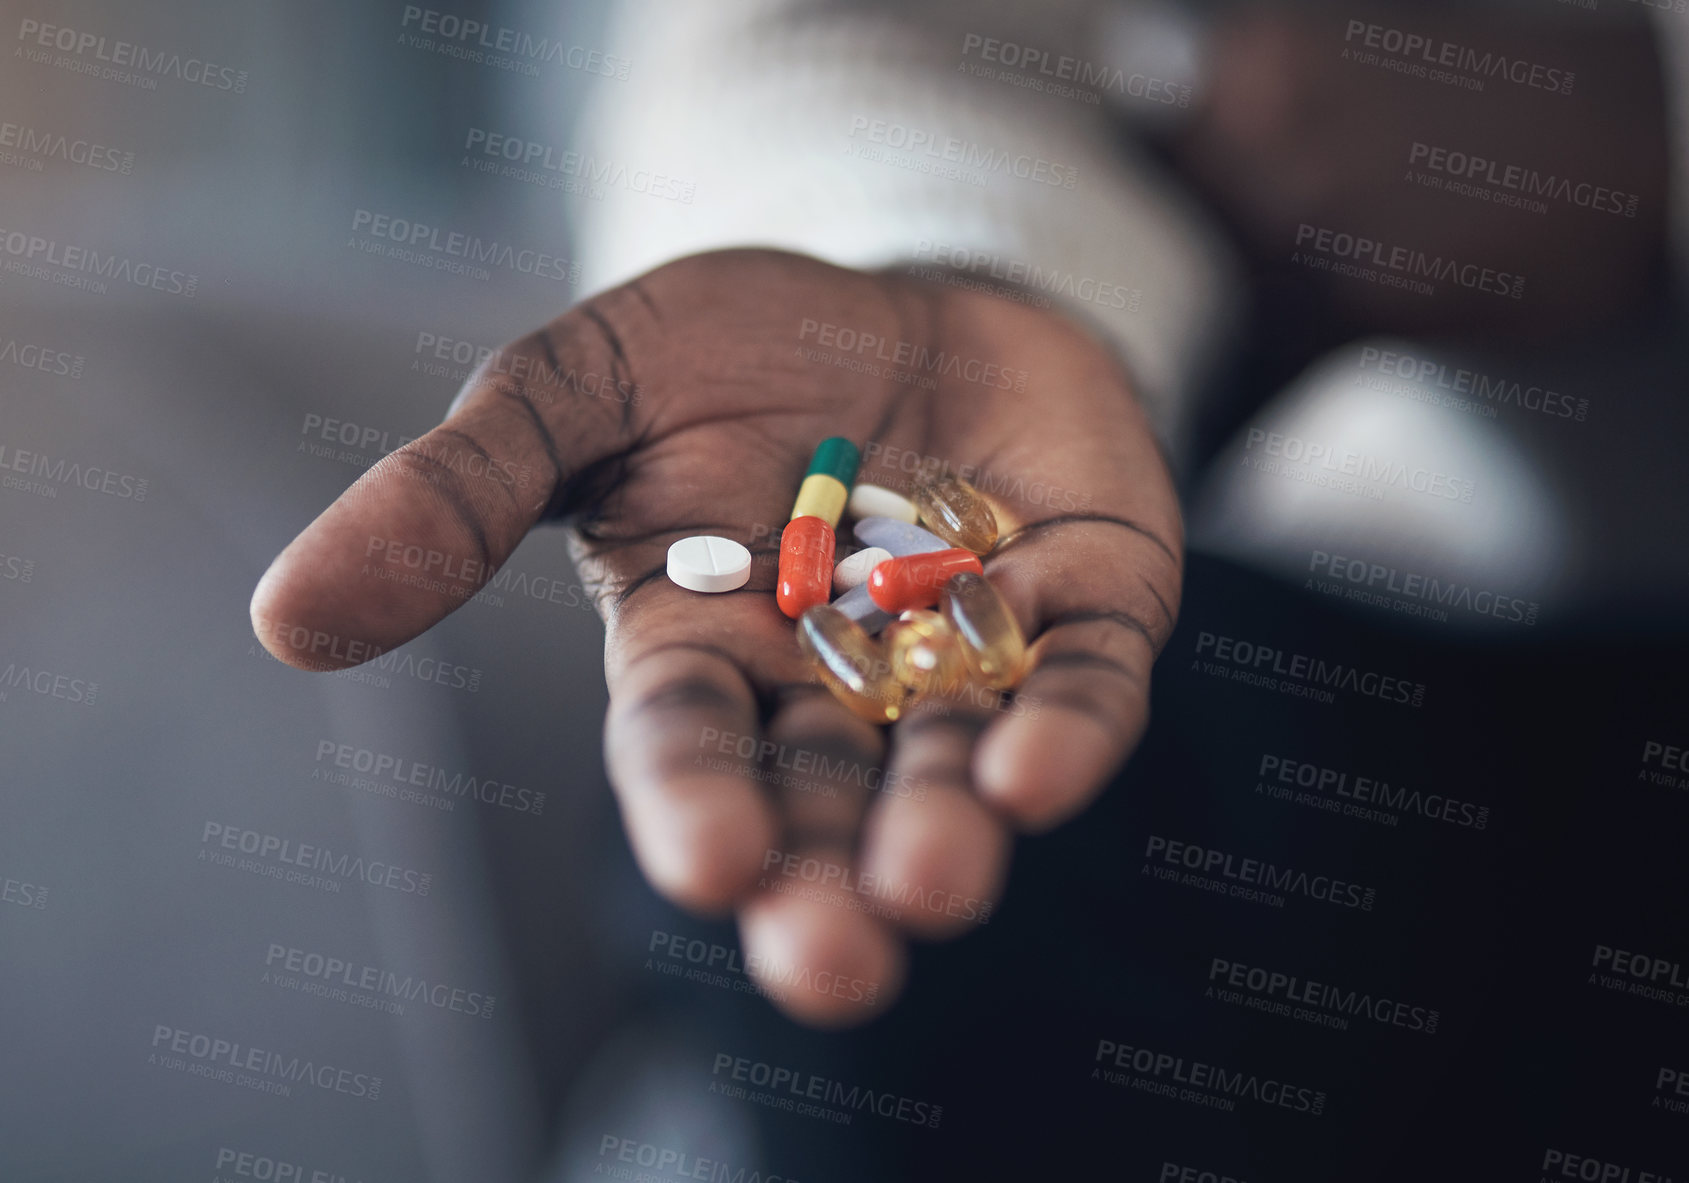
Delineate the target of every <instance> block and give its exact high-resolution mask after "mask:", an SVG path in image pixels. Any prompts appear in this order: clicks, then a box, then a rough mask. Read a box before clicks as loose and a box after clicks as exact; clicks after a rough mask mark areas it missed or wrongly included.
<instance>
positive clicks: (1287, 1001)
mask: <svg viewBox="0 0 1689 1183" xmlns="http://www.w3.org/2000/svg"><path fill="white" fill-rule="evenodd" d="M1205 997H1209V998H1215V999H1218V1000H1219V1001H1221V1002H1229V1003H1232V1004H1234V1005H1237V1006H1242V1007H1243V1008H1244V1009H1245V1010H1254V1011H1260V1012H1261V1013H1263V1014H1272V1015H1278V1016H1280V1017H1283V1018H1295V1019H1299V1020H1302V1021H1303V1022H1309V1023H1313V1024H1314V1025H1316V1026H1321V1027H1334V1028H1337V1029H1338V1030H1344V1031H1346V1030H1348V1029H1349V1020H1351V1019H1366V1020H1368V1021H1370V1022H1373V1023H1376V1024H1378V1025H1379V1026H1383V1027H1400V1028H1402V1029H1403V1030H1407V1031H1417V1032H1420V1033H1422V1034H1425V1035H1435V1034H1436V1033H1437V1024H1438V1022H1439V1021H1440V1019H1441V1016H1440V1014H1439V1013H1438V1012H1437V1011H1436V1010H1435V1009H1433V1008H1431V1007H1426V1006H1415V1005H1413V1004H1412V1003H1408V1002H1403V1001H1401V1000H1400V999H1392V998H1390V997H1388V996H1387V995H1382V994H1372V993H1371V992H1369V991H1366V990H1351V989H1345V988H1344V987H1342V986H1334V985H1332V984H1330V983H1329V982H1316V981H1314V980H1312V979H1311V978H1303V977H1298V976H1297V975H1295V974H1288V973H1282V972H1280V971H1278V970H1270V969H1265V968H1263V967H1262V966H1259V965H1246V964H1244V963H1243V962H1241V961H1231V960H1228V959H1226V958H1224V957H1215V958H1213V959H1212V960H1211V961H1210V962H1209V966H1208V987H1207V990H1206V992H1205Z"/></svg>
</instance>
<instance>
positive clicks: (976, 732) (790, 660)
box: [252, 251, 1182, 1025]
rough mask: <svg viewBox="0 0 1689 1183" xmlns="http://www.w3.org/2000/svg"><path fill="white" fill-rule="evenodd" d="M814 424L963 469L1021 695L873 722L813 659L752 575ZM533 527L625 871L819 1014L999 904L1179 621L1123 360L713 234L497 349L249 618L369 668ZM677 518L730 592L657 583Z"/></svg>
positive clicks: (771, 549) (873, 468)
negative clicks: (735, 939) (598, 634)
mask: <svg viewBox="0 0 1689 1183" xmlns="http://www.w3.org/2000/svg"><path fill="white" fill-rule="evenodd" d="M832 435H842V436H846V437H848V438H850V439H852V440H854V441H856V442H857V443H858V444H859V445H861V446H862V447H863V449H864V457H865V458H864V462H863V466H862V471H861V473H860V476H859V480H861V481H863V482H867V483H873V484H882V485H888V486H891V487H894V488H899V487H901V488H904V489H907V488H908V486H909V483H910V480H911V478H912V475H913V474H914V473H915V472H916V471H918V470H921V469H924V470H926V471H934V470H939V469H948V470H949V471H951V472H961V473H963V474H964V475H970V476H971V475H973V474H975V473H977V474H978V476H977V477H976V483H977V484H980V485H981V486H983V487H984V489H985V490H986V491H987V493H988V494H989V495H990V496H991V499H992V501H993V504H994V507H995V508H996V510H997V514H998V519H999V522H1000V524H1001V527H1002V542H1001V543H1000V545H999V547H998V549H997V550H996V551H995V552H994V553H993V554H991V555H990V556H989V557H988V558H987V559H986V573H987V575H988V577H989V578H990V579H991V581H992V583H993V584H994V585H995V586H996V587H997V588H998V589H999V590H1000V591H1001V592H1002V594H1003V596H1004V597H1005V599H1006V600H1007V601H1008V602H1009V604H1010V606H1011V607H1012V608H1013V610H1014V612H1015V614H1016V616H1017V617H1018V618H1019V620H1020V623H1021V625H1022V627H1023V628H1024V629H1025V630H1026V632H1027V635H1028V636H1029V637H1033V638H1036V641H1035V644H1034V648H1033V653H1034V657H1035V665H1034V667H1033V670H1032V672H1031V673H1030V674H1029V675H1028V676H1027V678H1026V680H1025V681H1024V682H1023V683H1022V685H1021V686H1020V688H1019V690H1018V692H1017V695H1016V696H1015V698H1014V699H1012V700H1010V701H1007V702H1004V703H1000V704H996V705H993V704H992V703H991V702H990V701H989V699H987V700H984V701H980V700H975V699H967V700H961V701H946V700H942V699H941V700H934V701H932V702H931V703H929V704H927V705H924V706H923V707H921V708H919V709H917V710H916V711H914V712H913V713H911V714H910V715H908V716H907V717H905V718H904V719H903V720H902V721H900V722H899V723H898V724H896V725H895V726H894V727H892V728H890V729H882V728H876V727H873V726H871V725H869V724H867V723H865V722H863V721H862V720H860V719H858V718H856V717H855V716H853V715H852V714H851V713H850V712H849V711H847V710H846V709H845V708H844V707H843V706H842V705H840V704H839V703H837V702H836V701H835V700H834V699H833V698H832V697H831V695H830V694H829V693H828V692H827V691H826V690H825V689H824V688H823V687H821V686H820V684H819V683H818V682H816V681H815V680H814V679H813V678H812V677H811V675H810V673H809V671H808V669H807V668H806V666H805V664H804V661H803V659H802V656H801V654H800V652H799V650H798V646H797V643H796V639H795V635H794V628H793V624H792V622H791V621H790V620H788V619H786V618H785V617H784V616H783V615H781V614H780V612H779V610H778V609H777V608H776V606H775V603H774V595H773V588H774V583H775V568H776V562H777V549H778V545H777V544H778V541H779V534H780V531H781V529H782V528H783V527H784V525H785V523H786V520H787V517H788V515H789V513H790V510H791V503H792V498H793V495H794V493H795V491H796V489H797V486H798V483H799V481H800V479H801V477H802V474H803V472H804V469H805V466H806V465H807V463H808V460H809V457H810V453H811V451H812V450H813V448H814V446H815V444H816V443H817V442H818V441H820V440H821V439H823V438H824V437H827V436H832ZM542 521H557V522H561V523H563V524H564V526H565V527H566V528H567V529H568V530H569V531H570V534H569V538H570V545H571V548H572V552H573V554H574V557H575V561H576V563H577V566H578V567H579V570H580V573H581V575H582V578H583V581H584V582H585V584H586V585H587V587H588V588H589V589H591V590H592V591H593V592H594V594H595V595H596V596H597V599H598V603H599V606H600V610H601V612H602V614H603V616H604V619H605V621H606V624H607V636H606V642H605V669H606V676H607V679H608V682H609V688H610V709H609V715H608V718H607V720H606V723H605V753H606V762H607V766H608V769H609V773H610V779H611V781H612V783H613V784H614V786H615V789H616V793H617V797H618V800H619V802H620V805H621V810H622V816H623V820H624V822H625V824H626V827H627V831H628V835H629V838H630V840H631V842H632V845H633V849H634V852H635V854H636V856H637V858H638V860H639V863H640V865H641V867H642V868H643V869H644V871H645V874H646V876H647V877H648V878H649V879H650V881H651V882H652V884H653V885H654V886H655V887H656V888H657V889H658V890H660V891H661V892H663V893H664V894H665V895H667V896H668V897H669V898H671V899H673V900H674V901H676V902H677V903H679V904H681V905H683V906H686V907H688V908H691V909H694V910H697V911H700V912H706V913H719V912H722V911H725V910H728V909H734V910H736V911H737V913H738V916H739V923H740V931H741V936H742V939H743V942H744V945H745V950H746V954H747V963H748V964H749V966H750V968H751V972H752V973H753V974H755V975H757V976H758V977H759V978H760V979H761V980H762V981H763V982H764V984H766V985H768V986H769V987H770V988H771V992H772V993H774V995H775V996H776V998H777V1000H778V1002H779V1005H781V1006H782V1007H783V1008H784V1009H785V1010H786V1011H787V1012H788V1013H789V1014H792V1015H793V1016H795V1017H797V1018H800V1019H802V1020H804V1021H807V1022H811V1023H816V1024H822V1025H837V1024H845V1023H851V1022H856V1021H860V1020H862V1019H864V1018H867V1017H869V1016H871V1015H872V1014H874V1013H877V1011H879V1010H883V1009H884V1007H885V1005H886V1004H887V1002H888V1001H889V1000H890V999H891V998H892V997H893V996H895V994H896V993H897V991H898V989H899V987H900V983H901V980H902V975H903V969H904V964H905V943H904V942H905V937H906V936H908V935H913V936H919V937H929V938H930V937H942V936H949V935H954V934H956V933H958V932H960V931H963V930H965V929H967V928H969V927H972V926H974V925H976V924H979V923H982V922H983V921H985V920H987V919H989V916H990V914H991V911H992V908H993V906H994V903H995V901H996V900H997V898H998V893H999V892H1000V890H1001V888H1002V885H1003V881H1004V878H1005V873H1006V869H1007V862H1008V852H1009V848H1010V844H1011V830H1012V829H1013V828H1021V829H1028V830H1035V829H1040V828H1044V827H1048V826H1050V825H1052V824H1054V823H1056V822H1057V821H1060V820H1062V819H1063V818H1065V817H1068V816H1070V815H1071V814H1073V813H1074V812H1076V811H1077V810H1078V809H1080V808H1081V807H1082V806H1083V805H1084V804H1085V803H1086V802H1087V801H1088V800H1089V799H1090V797H1091V796H1092V795H1093V794H1094V793H1095V792H1096V791H1097V790H1098V789H1099V788H1100V787H1101V785H1102V784H1103V783H1104V782H1105V781H1106V780H1107V778H1108V777H1109V776H1110V774H1111V773H1112V772H1113V771H1114V769H1115V768H1116V767H1117V766H1118V765H1119V763H1120V762H1121V760H1122V759H1124V757H1125V755H1126V754H1127V752H1128V751H1129V750H1130V748H1131V747H1132V746H1133V745H1134V744H1135V743H1136V742H1137V739H1138V737H1139V736H1140V735H1141V733H1142V730H1143V727H1144V724H1145V722H1146V717H1147V709H1148V693H1149V675H1150V667H1151V664H1152V662H1153V660H1154V657H1155V654H1156V652H1157V651H1158V650H1159V648H1160V646H1161V645H1162V644H1163V643H1164V642H1165V640H1166V638H1167V636H1168V634H1169V632H1170V631H1171V629H1172V626H1173V617H1174V613H1175V611H1176V608H1177V604H1178V595H1179V582H1180V570H1181V553H1182V551H1181V536H1180V524H1179V513H1178V507H1177V501H1176V499H1175V497H1174V494H1173V490H1172V487H1171V484H1170V481H1169V479H1168V476H1167V473H1166V470H1165V467H1164V466H1163V464H1162V461H1161V458H1160V455H1159V453H1158V452H1157V449H1156V447H1155V444H1154V442H1153V440H1152V438H1151V436H1150V433H1149V430H1148V428H1147V425H1146V423H1145V420H1144V418H1143V416H1142V414H1141V412H1140V410H1139V408H1138V406H1137V403H1136V401H1135V400H1134V398H1133V397H1132V394H1131V391H1130V386H1129V380H1128V378H1127V377H1126V376H1125V375H1124V374H1123V373H1122V371H1121V370H1120V368H1119V366H1118V364H1117V363H1116V361H1115V360H1114V358H1113V357H1112V356H1111V355H1110V354H1109V352H1108V351H1107V350H1105V349H1104V348H1103V347H1101V346H1100V345H1099V344H1098V343H1097V342H1096V341H1094V340H1093V339H1091V338H1090V337H1089V336H1088V335H1086V333H1084V332H1083V331H1082V330H1080V329H1079V328H1078V327H1077V326H1075V325H1074V324H1073V323H1071V322H1069V321H1067V320H1065V319H1063V318H1062V317H1059V316H1057V315H1055V314H1052V313H1050V312H1046V311H1040V310H1037V309H1035V308H1031V307H1027V306H1024V305H1021V304H1017V303H1014V302H1011V301H1007V300H1003V299H1000V298H996V297H992V296H987V295H979V294H974V293H970V292H965V291H960V290H957V289H954V288H951V287H947V286H944V285H941V284H934V283H930V282H927V281H924V280H916V279H911V278H908V277H906V276H902V275H896V274H890V273H882V274H865V273H862V272H857V271H850V270H844V269H841V268H837V267H832V266H829V265H827V264H823V263H820V262H817V261H815V260H813V259H807V258H803V257H799V256H795V255H787V254H781V253H777V252H771V251H727V252H720V253H714V254H707V255H699V256H694V257H692V258H688V259H682V260H679V261H677V262H674V263H670V264H668V265H666V266H664V267H661V268H658V269H657V270H655V271H652V272H650V273H649V274H647V275H645V276H643V277H641V278H640V279H638V280H635V281H633V282H632V283H629V284H627V285H625V286H623V287H620V288H617V289H614V290H612V291H609V292H606V293H603V294H601V295H599V296H596V297H594V298H592V299H590V300H588V301H585V302H583V303H582V304H580V305H578V306H576V307H575V308H572V309H571V310H569V311H568V312H566V313H564V314H563V315H562V316H560V317H558V318H557V319H556V320H555V321H553V322H552V323H551V324H549V325H548V326H546V328H544V329H542V330H540V331H539V332H537V333H534V334H532V335H530V336H528V337H525V338H523V339H521V340H519V341H517V342H514V343H513V344H512V345H510V346H508V347H506V349H505V350H503V351H501V354H500V355H499V357H498V358H497V359H495V360H494V361H493V362H490V363H488V364H487V365H485V366H483V367H482V369H481V371H480V372H479V373H478V374H477V375H476V376H475V377H474V378H472V379H471V380H470V382H469V384H468V385H467V386H466V387H465V389H464V391H463V392H462V393H461V394H460V395H459V396H458V398H457V400H456V401H455V402H454V403H453V407H452V411H451V413H450V416H449V417H448V418H447V420H446V422H445V423H444V424H443V425H442V426H441V427H439V428H437V429H436V430H435V431H433V432H431V433H429V434H428V435H427V436H425V437H423V438H422V439H420V440H417V441H415V442H413V443H411V444H408V445H406V446H405V447H404V448H401V449H400V450H398V451H397V452H394V453H392V454H391V455H389V456H387V457H386V458H385V459H383V460H382V461H381V462H380V463H378V464H376V465H375V466H374V467H373V468H371V469H370V471H369V472H367V473H366V474H365V475H364V476H363V477H362V478H361V479H359V480H358V482H357V483H356V484H354V485H353V486H352V487H351V488H350V489H348V490H347V491H346V493H345V494H344V495H343V496H341V497H340V499H339V500H337V501H336V502H335V503H334V504H333V505H332V506H330V507H329V508H328V509H327V510H326V511H325V512H324V513H323V514H322V515H321V516H320V517H319V518H318V519H317V520H316V521H315V522H313V523H312V524H311V525H310V526H309V527H308V528H307V529H306V530H305V531H304V532H303V533H302V534H300V536H299V537H298V538H297V539H295V540H294V541H293V543H292V544H291V545H289V546H288V548H287V549H286V550H285V551H283V552H282V554H281V555H280V556H279V557H278V558H277V559H276V561H275V563H274V564H273V565H272V566H271V567H270V569H269V571H268V572H267V573H266V574H265V576H264V577H263V579H262V581H261V582H260V583H259V586H258V589H257V591H256V593H255V594H254V597H253V602H252V614H253V619H254V624H255V627H256V628H257V629H258V632H259V635H260V637H261V638H262V639H263V641H264V643H265V644H266V646H267V647H269V648H270V649H271V651H272V652H273V653H275V655H276V656H277V657H279V658H281V659H282V660H284V661H287V662H289V663H290V664H294V665H298V666H300V667H302V668H309V669H335V668H341V667H343V666H345V665H348V664H353V663H355V662H357V661H360V660H367V659H368V658H369V657H372V656H374V655H375V654H376V653H378V652H381V651H385V650H387V649H390V648H392V647H394V646H396V645H399V644H402V643H404V642H405V641H408V640H410V639H411V638H413V637H415V636H416V635H418V634H419V633H421V632H423V631H424V630H426V629H428V628H429V627H430V626H432V625H433V624H434V623H435V622H436V621H438V620H439V619H441V618H442V617H443V616H445V615H446V614H447V613H449V612H451V611H452V610H453V609H454V608H456V607H457V606H459V605H460V604H462V603H463V602H464V600H465V599H466V598H467V595H468V594H471V593H472V592H473V591H474V590H475V588H477V587H478V586H480V584H481V583H483V582H485V581H486V580H487V579H489V578H491V577H492V575H493V574H494V573H495V572H496V570H497V569H498V567H499V566H500V565H501V564H502V563H503V562H504V561H505V560H506V558H508V556H509V555H510V553H511V551H512V550H514V549H515V547H516V545H517V543H518V542H520V541H521V539H522V537H523V535H524V534H526V533H527V532H528V530H529V529H531V528H533V527H534V526H535V525H536V524H537V523H539V522H542ZM691 534H719V535H723V536H725V537H728V538H733V539H737V540H739V541H741V542H744V543H745V544H747V545H748V546H750V547H751V549H752V552H753V554H754V555H755V556H756V564H755V566H754V567H753V571H752V576H751V580H750V582H749V584H748V585H747V586H746V587H744V588H743V589H741V590H740V591H737V592H733V593H728V594H724V595H714V596H705V595H699V594H695V593H692V592H688V591H684V590H682V589H680V588H679V587H676V586H675V585H674V584H672V583H670V582H669V581H668V580H667V579H666V578H665V577H664V575H663V571H664V560H665V554H666V550H667V548H668V545H669V544H670V543H671V542H673V541H674V540H675V539H677V538H680V537H685V536H687V535H691ZM372 539H379V540H383V541H384V542H385V541H390V542H392V543H393V544H395V545H397V546H398V547H399V548H400V549H399V550H392V551H389V550H388V548H387V547H385V546H382V547H372V545H371V540H372ZM846 541H847V539H846V537H844V536H841V538H840V547H841V551H843V550H844V549H845V545H846ZM404 547H415V548H420V550H419V551H411V552H410V554H411V555H412V556H414V555H415V554H417V553H423V554H426V553H428V552H433V553H434V554H435V555H437V556H444V559H443V560H442V561H441V562H437V563H434V564H433V567H434V568H435V569H437V570H441V571H444V572H445V574H444V577H443V578H434V579H422V580H418V579H416V578H414V576H415V572H416V567H415V561H414V558H412V559H411V560H410V561H409V562H408V563H407V562H406V561H405V560H404V559H403V558H401V557H400V556H401V555H402V553H403V548H404ZM372 552H373V553H372Z"/></svg>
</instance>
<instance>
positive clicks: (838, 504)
mask: <svg viewBox="0 0 1689 1183" xmlns="http://www.w3.org/2000/svg"><path fill="white" fill-rule="evenodd" d="M848 500H850V490H849V489H847V488H845V486H844V482H843V481H841V480H839V479H838V478H837V477H832V476H828V475H827V474H826V473H824V472H812V473H810V474H809V475H808V476H806V477H804V478H803V484H801V485H799V486H798V496H797V500H796V501H794V502H793V503H792V517H793V518H794V519H796V518H803V517H811V518H820V519H821V520H822V521H824V522H826V523H827V524H828V525H829V526H832V527H834V528H835V529H837V528H838V524H839V517H840V516H841V515H842V514H843V513H844V507H845V502H846V501H848Z"/></svg>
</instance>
